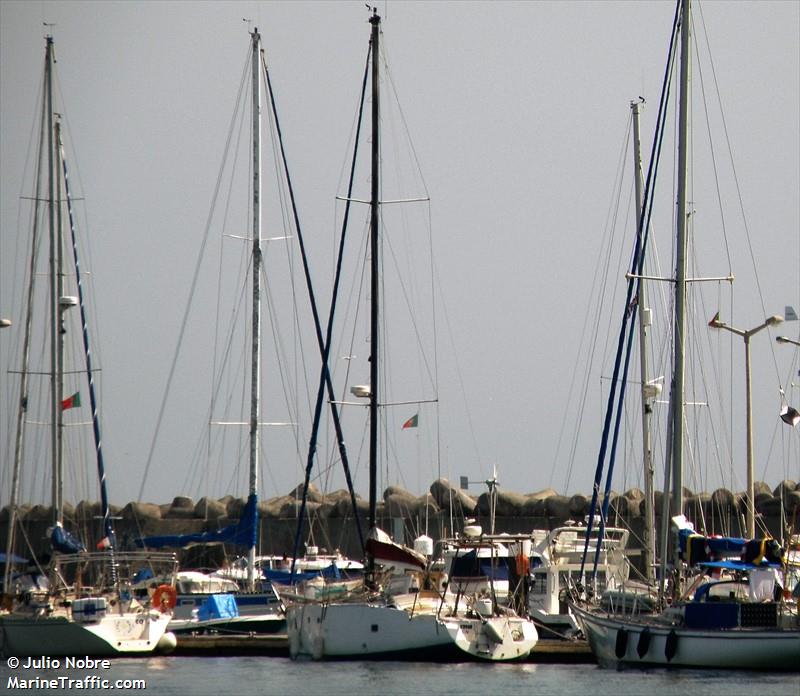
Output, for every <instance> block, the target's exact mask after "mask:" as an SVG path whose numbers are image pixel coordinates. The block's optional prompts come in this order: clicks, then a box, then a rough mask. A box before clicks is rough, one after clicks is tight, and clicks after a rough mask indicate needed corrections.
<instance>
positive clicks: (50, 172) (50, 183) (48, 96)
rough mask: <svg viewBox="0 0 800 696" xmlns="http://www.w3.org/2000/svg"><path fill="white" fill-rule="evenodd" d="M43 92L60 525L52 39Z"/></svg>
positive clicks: (53, 441)
mask: <svg viewBox="0 0 800 696" xmlns="http://www.w3.org/2000/svg"><path fill="white" fill-rule="evenodd" d="M44 81H45V85H44V91H45V102H46V109H47V190H48V196H47V199H48V209H47V212H48V229H49V233H50V261H49V264H50V271H49V275H50V288H49V303H50V452H51V457H52V467H53V480H52V491H51V493H52V495H51V499H52V505H53V523H54V524H58V523H60V522H61V521H62V519H61V484H60V474H59V459H60V454H59V439H58V430H59V423H60V418H61V413H60V409H59V406H60V405H61V404H60V400H61V396H60V392H59V380H58V372H59V359H58V342H59V341H58V324H59V311H58V297H59V295H58V259H57V240H56V182H55V170H56V164H55V161H54V158H55V152H54V150H55V146H54V143H53V37H52V36H48V37H47V48H46V52H45V66H44Z"/></svg>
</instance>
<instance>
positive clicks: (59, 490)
mask: <svg viewBox="0 0 800 696" xmlns="http://www.w3.org/2000/svg"><path fill="white" fill-rule="evenodd" d="M54 129H55V133H54V137H55V143H54V144H53V147H54V159H55V171H54V177H55V182H56V187H55V191H56V198H55V201H54V203H53V204H54V205H55V208H56V247H55V251H54V257H55V263H56V272H55V281H56V298H57V304H56V307H57V309H58V319H57V320H56V322H55V332H56V333H55V335H56V338H57V341H58V345H57V350H56V367H55V385H56V386H55V390H54V395H53V396H54V399H53V408H54V409H55V413H56V414H57V415H58V419H57V421H56V453H55V457H54V461H55V463H56V469H55V471H56V475H55V485H56V488H55V490H56V503H55V504H56V506H57V511H58V512H57V519H56V521H57V522H61V523H63V521H64V520H63V509H64V409H63V408H62V406H61V400H62V399H63V398H64V335H65V334H66V328H65V326H64V312H66V311H67V309H69V308H70V307H71V306H73V303H72V302H71V300H72V299H73V298H68V297H65V296H64V224H63V220H62V211H61V207H62V206H61V192H62V190H63V182H62V179H61V120H60V117H58V115H56V122H55V126H54Z"/></svg>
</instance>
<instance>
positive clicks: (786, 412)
mask: <svg viewBox="0 0 800 696" xmlns="http://www.w3.org/2000/svg"><path fill="white" fill-rule="evenodd" d="M781 420H782V421H783V422H784V423H786V425H797V424H798V423H800V411H798V410H797V409H796V408H792V407H791V406H789V405H788V404H787V405H786V406H784V407H783V408H782V409H781Z"/></svg>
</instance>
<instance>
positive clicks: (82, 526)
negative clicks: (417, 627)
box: [0, 479, 800, 564]
mask: <svg viewBox="0 0 800 696" xmlns="http://www.w3.org/2000/svg"><path fill="white" fill-rule="evenodd" d="M301 497H302V486H297V487H296V488H295V489H294V490H292V491H290V492H289V493H288V494H286V495H283V496H279V497H276V498H271V499H268V500H264V501H261V502H259V504H258V510H259V515H260V518H261V523H260V532H259V541H260V547H261V552H262V553H278V554H282V553H288V552H290V551H291V550H292V548H293V544H294V538H295V532H296V529H297V518H298V515H299V512H300V505H301ZM655 497H656V511H657V513H656V514H658V511H659V510H660V509H661V500H662V498H663V494H662V493H661V492H660V491H659V492H656V495H655ZM244 506H245V500H244V499H243V498H238V497H234V496H230V495H228V496H224V497H222V498H219V499H216V498H208V497H203V498H200V499H199V500H198V501H196V502H195V501H194V500H193V499H192V498H189V497H186V496H177V497H175V498H174V499H173V500H172V502H170V503H165V504H155V503H139V502H130V503H128V504H127V505H125V506H123V507H119V506H112V515H113V516H114V517H115V518H117V519H116V521H115V529H116V532H117V537H118V541H119V542H120V544H121V545H122V546H126V545H132V544H133V540H134V539H136V538H138V537H143V536H149V535H161V534H190V533H196V532H202V531H207V530H216V529H220V528H222V527H224V526H226V525H228V524H231V523H233V522H235V521H236V520H238V519H239V518H240V517H241V514H242V511H243V510H244ZM590 506H591V495H580V494H578V495H572V496H565V495H560V494H559V493H557V492H556V491H554V490H553V489H545V490H542V491H538V492H536V493H528V494H522V493H515V492H511V491H506V490H502V489H500V490H498V491H497V494H496V500H495V520H496V523H495V530H496V531H497V532H509V533H520V532H522V533H527V532H529V531H530V530H532V529H534V528H539V529H541V528H550V529H552V528H553V527H556V526H559V525H561V524H563V523H564V522H565V521H566V520H569V519H572V520H583V519H584V517H585V516H586V515H588V514H589V510H590ZM609 506H610V507H609V509H610V511H611V519H610V522H609V523H610V524H618V525H621V526H627V527H628V528H630V529H631V530H632V534H631V542H630V547H631V548H632V549H635V548H637V547H638V546H639V545H640V539H641V538H642V537H643V535H642V533H641V532H642V527H643V519H642V516H643V514H644V494H643V493H642V491H641V490H639V489H636V488H634V489H630V490H628V491H625V492H624V493H611V495H610V498H609ZM755 506H756V512H757V513H758V514H759V515H760V516H761V519H762V521H763V523H764V524H765V525H766V527H767V529H768V530H769V531H770V532H771V533H772V534H773V535H775V536H779V535H780V531H781V528H782V520H786V521H788V522H789V523H791V522H792V520H800V484H798V483H796V482H794V481H782V482H781V483H780V484H778V486H776V487H774V488H770V487H769V486H768V485H767V484H765V483H763V482H758V483H756V485H755ZM356 507H357V511H358V524H359V525H360V527H361V529H362V533H366V518H367V515H368V503H367V501H366V500H365V499H363V498H360V497H357V499H356ZM64 508H65V509H64V517H65V523H66V526H67V527H68V528H75V529H78V530H81V532H82V534H83V536H84V539H85V541H86V542H87V546H88V547H89V548H93V544H94V543H96V541H97V540H99V539H100V538H102V536H103V533H102V522H101V520H100V503H99V502H89V501H81V502H79V503H78V504H77V505H74V506H73V505H65V506H64ZM306 508H307V519H310V520H312V522H310V523H309V522H306V525H305V531H304V534H303V539H304V540H306V541H309V543H315V544H319V545H320V546H323V547H326V548H329V549H333V548H339V549H340V550H341V551H342V552H343V553H346V554H348V555H354V556H358V555H359V554H360V545H359V541H358V539H359V535H358V529H357V526H356V518H355V517H354V515H353V508H352V504H351V500H350V495H349V493H348V492H347V491H344V490H339V491H334V492H332V493H326V494H323V493H322V492H321V491H319V490H318V489H316V488H315V487H314V486H311V488H310V490H309V494H308V502H307V506H306ZM683 512H684V514H685V515H686V516H687V517H688V518H689V519H690V520H692V521H693V522H694V523H695V526H696V527H697V528H698V530H705V531H707V532H709V533H712V532H715V531H716V532H720V531H724V532H725V533H728V534H743V524H744V514H745V504H744V494H743V493H741V492H739V493H734V492H732V491H730V490H727V489H723V488H720V489H717V490H715V491H713V492H711V493H706V492H702V493H694V492H692V491H690V490H688V489H684V510H683ZM9 513H10V511H9V509H8V506H6V507H4V508H3V509H2V511H0V534H3V535H4V534H5V531H4V530H5V529H7V525H8V519H9V516H10V515H9ZM18 517H19V520H20V522H21V524H22V525H23V526H25V527H26V529H27V530H28V531H27V536H28V538H29V539H30V540H31V541H32V545H33V546H34V549H33V550H34V552H37V551H39V550H41V551H43V552H44V551H46V548H45V546H46V529H47V527H48V526H49V525H50V524H51V521H52V510H51V508H50V507H48V506H44V505H33V506H31V505H21V506H19V508H18ZM467 517H473V518H476V519H478V520H479V521H480V522H481V523H482V524H483V525H484V528H485V529H488V521H489V517H490V498H489V494H488V493H487V492H484V493H482V494H481V495H479V496H477V497H473V496H471V495H469V494H468V493H466V492H465V491H463V490H461V489H459V488H457V487H455V486H453V485H452V484H451V483H450V482H449V481H447V480H446V479H438V480H436V481H434V482H433V483H432V484H431V486H430V489H429V490H428V492H427V493H425V494H424V495H422V496H416V495H414V494H412V493H410V492H409V491H407V490H405V489H403V488H399V487H396V486H390V487H389V488H387V489H386V490H385V491H384V493H383V499H382V500H381V501H380V503H379V505H378V519H379V524H381V526H382V527H383V528H384V529H386V530H387V531H389V532H390V533H392V534H393V536H394V537H395V538H398V537H399V536H400V537H402V536H405V537H406V538H405V539H400V540H401V541H402V540H405V541H410V540H411V539H412V538H413V537H414V536H415V535H416V534H418V533H421V532H422V531H426V533H427V534H429V535H430V536H431V537H433V538H434V539H438V538H441V537H442V536H446V535H448V534H451V533H452V532H453V530H454V528H455V530H456V531H458V530H459V529H460V528H461V526H462V524H463V520H464V519H465V518H467ZM95 537H96V538H95ZM36 547H41V549H38V548H36ZM202 560H203V561H204V563H202V564H205V562H206V561H207V562H209V563H212V564H213V559H212V558H208V557H204V559H202ZM198 563H200V559H198Z"/></svg>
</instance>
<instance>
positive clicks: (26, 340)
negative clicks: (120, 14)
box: [3, 36, 52, 588]
mask: <svg viewBox="0 0 800 696" xmlns="http://www.w3.org/2000/svg"><path fill="white" fill-rule="evenodd" d="M51 42H52V38H51V37H49V36H48V37H47V44H46V45H47V49H46V54H45V55H47V53H49V50H50V43H51ZM45 70H47V59H46V58H45ZM47 122H48V121H47V104H46V103H45V102H44V101H43V102H42V117H41V123H40V126H39V160H38V163H37V175H36V193H35V195H34V200H35V201H37V204H36V205H34V206H33V228H32V232H31V256H30V265H29V267H28V272H29V273H30V278H29V279H28V299H27V304H26V310H25V329H24V334H23V336H24V337H23V347H22V369H21V370H20V372H21V375H20V385H19V407H18V409H17V431H16V436H15V439H14V468H13V471H12V474H11V496H10V501H9V512H10V514H9V519H8V534H7V538H6V554H7V556H6V565H5V572H4V574H3V587H5V588H8V587H11V585H10V579H11V571H12V568H13V564H12V563H11V556H12V554H13V553H14V536H15V529H16V517H17V501H18V499H19V472H20V468H21V467H22V453H23V449H24V442H25V417H26V414H27V410H28V368H29V365H30V354H31V332H32V327H33V297H34V289H35V287H36V249H38V247H39V205H38V201H39V199H40V198H41V196H40V193H41V182H42V177H41V173H42V152H43V147H44V134H45V128H46V127H47Z"/></svg>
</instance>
